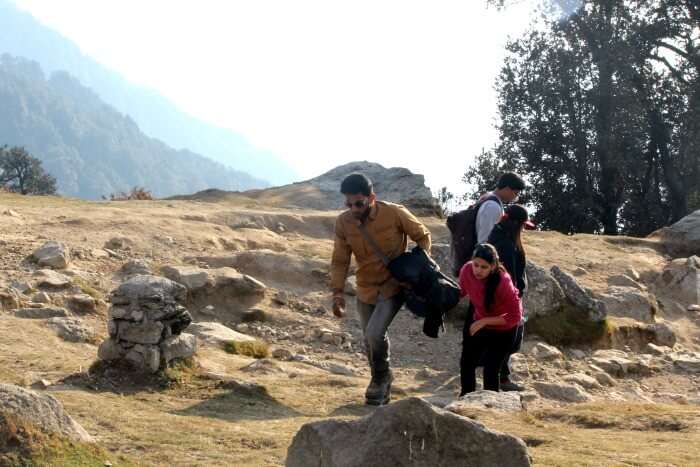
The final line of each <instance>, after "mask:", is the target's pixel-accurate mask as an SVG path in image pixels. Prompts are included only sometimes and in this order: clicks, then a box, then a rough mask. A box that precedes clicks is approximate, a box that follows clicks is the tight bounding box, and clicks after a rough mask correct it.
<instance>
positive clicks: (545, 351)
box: [530, 342, 564, 362]
mask: <svg viewBox="0 0 700 467" xmlns="http://www.w3.org/2000/svg"><path fill="white" fill-rule="evenodd" d="M530 354H531V355H532V356H533V357H535V359H536V360H538V361H542V362H547V361H552V360H561V359H563V358H564V354H563V353H561V350H559V349H557V348H556V347H554V346H552V345H547V344H544V343H542V342H538V343H537V344H535V345H534V346H533V347H532V350H530Z"/></svg>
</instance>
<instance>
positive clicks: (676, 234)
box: [650, 210, 700, 258]
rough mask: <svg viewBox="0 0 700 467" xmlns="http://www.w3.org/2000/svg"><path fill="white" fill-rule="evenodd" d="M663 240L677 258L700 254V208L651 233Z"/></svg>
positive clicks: (652, 235)
mask: <svg viewBox="0 0 700 467" xmlns="http://www.w3.org/2000/svg"><path fill="white" fill-rule="evenodd" d="M650 237H654V238H658V239H659V240H661V241H662V242H663V243H664V245H665V246H666V249H667V250H668V252H669V253H670V254H671V255H672V256H673V257H675V258H681V257H687V256H692V255H698V256H700V210H697V211H695V212H693V213H691V214H689V215H687V216H685V217H684V218H683V219H681V220H679V221H678V222H676V223H675V224H673V225H671V226H669V227H664V228H663V229H661V230H658V231H656V232H654V233H653V234H651V235H650Z"/></svg>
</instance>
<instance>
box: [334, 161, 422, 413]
mask: <svg viewBox="0 0 700 467" xmlns="http://www.w3.org/2000/svg"><path fill="white" fill-rule="evenodd" d="M340 191H341V193H343V194H344V195H345V204H346V206H347V208H348V210H347V211H345V212H344V213H342V214H341V215H340V216H339V217H338V219H337V221H336V224H335V245H334V248H333V259H332V261H331V289H332V291H333V314H335V316H337V317H339V318H342V317H343V316H344V315H345V298H344V295H343V293H344V289H345V280H346V278H347V275H348V268H349V267H350V257H351V255H352V254H354V255H355V261H356V263H357V310H358V314H359V317H360V324H361V326H362V331H363V334H364V338H365V347H366V349H367V359H368V360H369V364H370V369H371V371H372V380H371V381H370V383H369V386H368V387H367V391H366V393H365V398H366V400H367V403H368V404H371V405H382V404H386V403H388V402H389V400H390V398H391V382H392V380H393V376H392V374H391V369H390V368H389V338H388V336H387V329H388V328H389V325H390V324H391V322H392V320H393V319H394V316H396V313H397V312H398V311H399V309H400V308H401V306H402V305H403V303H404V298H403V294H402V292H401V285H400V284H399V283H398V282H397V281H396V280H395V279H393V278H392V277H391V274H390V273H389V270H388V269H387V268H386V266H385V265H384V262H383V261H382V259H381V258H380V256H379V255H378V254H377V252H376V251H375V249H374V248H373V246H372V245H371V244H370V243H369V242H368V241H367V239H366V237H365V236H364V235H363V234H362V232H361V231H360V226H361V225H362V226H364V229H365V231H366V232H367V234H368V235H369V236H370V237H371V238H372V239H374V242H375V243H376V245H377V247H378V248H379V250H381V252H382V253H384V255H386V256H387V257H388V258H390V259H393V258H395V257H397V256H399V255H400V254H402V253H403V252H404V251H406V246H407V237H410V238H411V239H412V240H413V241H414V242H416V243H417V244H418V245H419V246H420V247H421V248H423V249H424V250H425V251H426V252H427V253H428V254H429V253H430V245H431V244H430V232H429V231H428V229H427V228H426V227H425V226H424V225H423V224H422V223H421V222H420V221H419V220H418V219H416V217H415V216H414V215H413V214H411V213H410V212H409V211H408V209H406V208H405V207H403V206H401V205H398V204H393V203H388V202H384V201H378V200H377V196H376V195H375V193H374V190H373V187H372V182H371V181H370V180H369V179H368V178H367V177H366V176H364V175H362V174H352V175H349V176H348V177H346V178H345V180H343V182H342V184H341V186H340Z"/></svg>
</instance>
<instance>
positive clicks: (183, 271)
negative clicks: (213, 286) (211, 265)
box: [160, 266, 210, 291]
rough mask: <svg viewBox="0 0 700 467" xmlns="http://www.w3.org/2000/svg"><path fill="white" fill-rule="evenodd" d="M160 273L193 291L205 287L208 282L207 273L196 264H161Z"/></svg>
mask: <svg viewBox="0 0 700 467" xmlns="http://www.w3.org/2000/svg"><path fill="white" fill-rule="evenodd" d="M160 271H161V273H163V275H164V276H165V277H167V278H168V279H170V280H173V281H175V282H179V283H180V284H182V285H184V286H185V287H187V290H190V291H194V290H198V289H202V288H204V287H206V286H207V285H208V284H209V282H210V278H209V273H208V272H207V271H206V270H205V269H200V268H198V267H196V266H163V267H162V268H161V270H160Z"/></svg>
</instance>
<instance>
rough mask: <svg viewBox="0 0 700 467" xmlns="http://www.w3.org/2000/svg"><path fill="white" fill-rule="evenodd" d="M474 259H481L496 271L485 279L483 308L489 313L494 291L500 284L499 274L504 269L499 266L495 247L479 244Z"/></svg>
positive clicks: (494, 294) (499, 262)
mask: <svg viewBox="0 0 700 467" xmlns="http://www.w3.org/2000/svg"><path fill="white" fill-rule="evenodd" d="M474 258H480V259H483V260H484V261H486V262H487V263H489V264H490V265H492V266H493V265H495V266H496V269H494V270H493V272H492V273H491V274H490V275H489V277H487V278H486V293H485V298H484V306H485V307H486V311H491V305H493V301H494V298H495V297H496V289H497V288H498V285H499V284H500V283H501V273H502V271H505V269H503V266H501V260H500V259H499V258H498V251H496V247H494V246H493V245H491V244H490V243H479V244H478V245H477V246H476V248H474V254H473V255H472V259H474Z"/></svg>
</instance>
